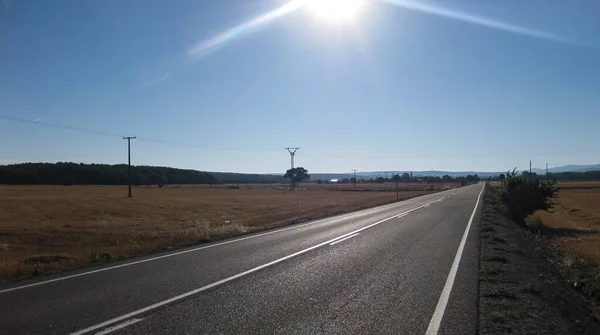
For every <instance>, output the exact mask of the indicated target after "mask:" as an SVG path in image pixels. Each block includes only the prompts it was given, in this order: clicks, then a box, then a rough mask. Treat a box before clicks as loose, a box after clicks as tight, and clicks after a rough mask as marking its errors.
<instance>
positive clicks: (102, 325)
mask: <svg viewBox="0 0 600 335" xmlns="http://www.w3.org/2000/svg"><path fill="white" fill-rule="evenodd" d="M424 207H425V205H421V206H419V207H416V208H413V209H411V210H408V211H406V212H403V213H400V214H397V215H394V216H391V217H389V218H387V219H383V220H381V221H377V222H375V223H372V224H370V225H368V226H365V227H362V228H360V229H357V230H355V231H351V232H349V233H347V234H344V235H341V236H338V237H336V238H334V239H331V240H329V241H326V242H323V243H319V244H317V245H314V246H312V247H310V248H306V249H304V250H301V251H298V252H295V253H293V254H291V255H288V256H285V257H282V258H279V259H276V260H274V261H272V262H269V263H266V264H263V265H260V266H257V267H255V268H252V269H250V270H246V271H244V272H240V273H238V274H236V275H233V276H231V277H227V278H225V279H221V280H219V281H216V282H214V283H212V284H208V285H206V286H202V287H200V288H197V289H195V290H192V291H189V292H186V293H183V294H180V295H178V296H175V297H173V298H169V299H167V300H163V301H160V302H157V303H155V304H153V305H150V306H147V307H144V308H141V309H138V310H137V311H133V312H131V313H127V314H124V315H121V316H118V317H116V318H113V319H110V320H108V321H104V322H102V323H99V324H97V325H94V326H90V327H88V328H85V329H82V330H79V331H77V332H74V333H72V334H71V335H81V334H85V333H89V332H91V331H93V330H96V329H99V328H103V327H106V326H108V325H111V324H113V323H116V322H119V321H122V320H126V319H129V318H131V317H134V316H136V315H140V314H142V313H146V312H148V311H151V310H153V309H156V308H159V307H162V306H164V305H167V304H170V303H172V302H175V301H178V300H181V299H184V298H187V297H189V296H191V295H194V294H197V293H200V292H202V291H206V290H208V289H211V288H213V287H215V286H218V285H221V284H224V283H227V282H229V281H232V280H234V279H238V278H240V277H243V276H245V275H248V274H250V273H253V272H256V271H259V270H262V269H264V268H267V267H269V266H272V265H275V264H277V263H281V262H283V261H285V260H288V259H290V258H293V257H296V256H299V255H302V254H304V253H307V252H309V251H311V250H315V249H317V248H320V247H322V246H324V245H327V244H329V243H332V242H335V241H337V240H339V239H343V238H345V237H347V236H350V235H353V234H356V233H359V232H361V231H363V230H367V229H369V228H372V227H375V226H377V225H379V224H382V223H384V222H386V221H389V220H392V219H396V218H398V217H402V216H405V215H407V214H408V213H411V212H414V211H416V210H419V209H421V208H424Z"/></svg>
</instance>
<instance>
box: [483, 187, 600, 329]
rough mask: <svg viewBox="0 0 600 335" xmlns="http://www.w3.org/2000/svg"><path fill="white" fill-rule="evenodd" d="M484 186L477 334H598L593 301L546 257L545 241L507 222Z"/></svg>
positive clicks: (493, 192) (491, 190) (492, 193)
mask: <svg viewBox="0 0 600 335" xmlns="http://www.w3.org/2000/svg"><path fill="white" fill-rule="evenodd" d="M496 190H497V189H495V188H493V187H487V188H486V192H485V196H484V207H483V217H482V225H481V258H480V274H479V277H480V278H479V282H480V287H479V289H480V292H479V333H480V334H600V323H599V322H598V319H597V318H596V317H595V316H594V315H595V314H596V313H595V309H594V307H593V303H592V302H591V301H590V300H588V299H587V298H585V297H584V296H583V295H582V294H581V293H580V292H578V290H577V288H576V287H574V286H573V284H570V283H568V282H567V281H566V280H565V279H564V278H563V277H562V276H561V275H560V271H559V270H560V269H559V267H558V265H557V264H556V262H551V261H552V258H551V255H548V253H547V251H546V250H547V249H548V248H547V246H545V245H544V244H545V243H547V242H546V241H544V239H541V238H539V237H537V236H536V235H535V234H533V233H531V232H530V231H528V230H526V229H524V228H522V227H520V226H519V225H517V224H516V223H515V222H514V221H512V220H511V219H510V218H509V217H508V216H507V213H506V211H505V209H504V207H503V206H502V205H501V204H500V203H498V202H497V200H496V199H497V197H496V195H497V194H496V192H497V191H496Z"/></svg>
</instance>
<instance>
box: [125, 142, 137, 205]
mask: <svg viewBox="0 0 600 335" xmlns="http://www.w3.org/2000/svg"><path fill="white" fill-rule="evenodd" d="M123 139H124V140H127V157H128V159H127V179H128V181H129V197H130V198H133V195H132V194H131V140H133V139H135V136H127V137H123Z"/></svg>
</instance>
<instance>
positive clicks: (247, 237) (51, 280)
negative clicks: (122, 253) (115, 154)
mask: <svg viewBox="0 0 600 335" xmlns="http://www.w3.org/2000/svg"><path fill="white" fill-rule="evenodd" d="M425 196H427V195H425ZM415 199H418V197H417V198H412V199H407V200H404V201H401V202H394V203H391V204H387V205H382V206H378V207H373V208H367V209H364V210H360V211H357V212H352V213H347V214H342V215H338V216H332V217H329V218H323V219H319V220H315V221H310V222H307V223H303V224H298V225H293V226H290V227H286V228H281V229H277V230H271V231H267V232H264V233H260V234H256V235H250V236H246V237H240V238H237V239H234V240H230V241H225V242H220V243H215V244H210V245H205V246H202V247H198V248H193V249H188V250H183V251H179V252H174V253H171V254H167V255H162V256H156V257H151V258H146V259H142V260H139V261H135V262H129V263H125V264H120V265H114V266H109V267H106V268H102V269H98V270H92V271H86V272H82V273H78V274H74V275H69V276H64V277H59V278H54V279H49V280H44V281H41V282H38V283H33V284H27V285H23V286H17V287H13V288H8V289H5V290H0V294H2V293H7V292H11V291H17V290H22V289H25V288H29V287H34V286H39V285H44V284H49V283H53V282H57V281H62V280H67V279H71V278H77V277H81V276H87V275H91V274H94V273H98V272H104V271H109V270H114V269H118V268H123V267H128V266H132V265H136V264H141V263H146V262H151V261H155V260H158V259H163V258H168V257H173V256H179V255H183V254H187V253H190V252H196V251H199V250H203V249H208V248H214V247H218V246H221V245H225V244H230V243H235V242H240V241H244V240H248V239H252V238H257V237H261V236H265V235H271V234H276V233H280V232H282V231H286V230H290V229H296V228H301V227H304V226H308V225H313V224H317V223H321V222H325V221H329V220H334V219H342V218H345V217H348V216H353V215H358V214H363V213H368V212H369V211H374V210H378V209H386V208H388V207H392V206H393V205H398V204H401V203H404V204H406V203H410V202H412V201H414V200H415Z"/></svg>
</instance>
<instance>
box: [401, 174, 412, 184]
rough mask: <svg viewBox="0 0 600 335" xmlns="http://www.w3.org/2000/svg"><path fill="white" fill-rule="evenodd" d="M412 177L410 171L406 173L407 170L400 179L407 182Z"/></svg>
mask: <svg viewBox="0 0 600 335" xmlns="http://www.w3.org/2000/svg"><path fill="white" fill-rule="evenodd" d="M410 179H411V178H410V175H409V174H408V173H406V172H404V173H403V174H402V177H400V181H402V182H405V183H407V182H409V181H410Z"/></svg>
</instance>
